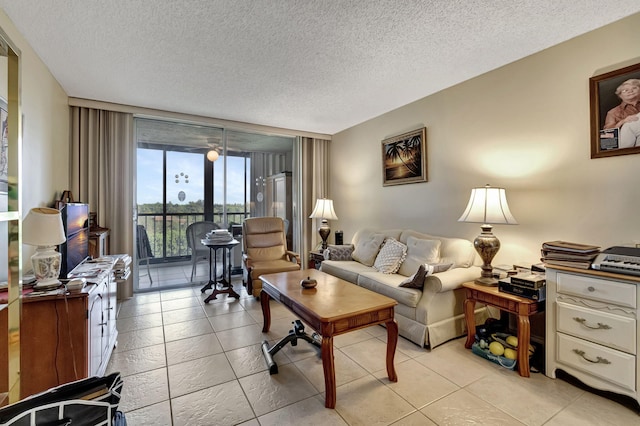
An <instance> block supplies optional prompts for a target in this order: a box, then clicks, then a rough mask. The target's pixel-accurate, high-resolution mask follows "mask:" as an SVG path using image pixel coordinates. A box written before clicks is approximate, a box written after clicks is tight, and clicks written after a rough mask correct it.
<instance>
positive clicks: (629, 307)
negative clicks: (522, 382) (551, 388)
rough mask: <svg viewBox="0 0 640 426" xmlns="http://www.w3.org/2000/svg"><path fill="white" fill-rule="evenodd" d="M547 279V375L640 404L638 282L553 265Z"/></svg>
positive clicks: (639, 299)
mask: <svg viewBox="0 0 640 426" xmlns="http://www.w3.org/2000/svg"><path fill="white" fill-rule="evenodd" d="M546 278H547V300H546V312H547V314H546V342H545V343H546V352H545V355H546V375H547V376H549V377H551V378H555V377H556V370H558V369H559V370H563V371H565V372H566V373H569V374H570V375H572V376H574V377H575V378H577V379H579V380H580V381H582V382H583V383H585V384H587V385H589V386H591V387H593V388H595V389H600V390H606V391H611V392H615V393H618V394H622V395H627V396H630V397H632V398H634V399H635V400H636V401H638V402H639V403H640V356H639V355H640V348H639V345H640V324H639V322H638V314H639V313H640V277H635V276H630V275H619V274H614V273H608V272H601V271H593V270H580V269H573V268H564V267H559V266H554V267H553V268H548V269H547V272H546Z"/></svg>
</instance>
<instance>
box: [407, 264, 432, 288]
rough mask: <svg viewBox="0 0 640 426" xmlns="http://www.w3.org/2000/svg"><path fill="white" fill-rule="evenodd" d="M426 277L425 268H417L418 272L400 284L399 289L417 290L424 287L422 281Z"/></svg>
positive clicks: (421, 266) (422, 266)
mask: <svg viewBox="0 0 640 426" xmlns="http://www.w3.org/2000/svg"><path fill="white" fill-rule="evenodd" d="M426 277H427V268H425V267H424V265H420V266H419V267H418V271H417V272H416V273H415V274H413V275H411V276H410V277H409V278H407V279H406V280H404V281H402V282H401V283H400V287H408V288H418V289H420V290H422V287H424V279H425V278H426Z"/></svg>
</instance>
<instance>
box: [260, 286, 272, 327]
mask: <svg viewBox="0 0 640 426" xmlns="http://www.w3.org/2000/svg"><path fill="white" fill-rule="evenodd" d="M260 304H261V305H262V318H263V319H264V325H263V326H262V332H263V333H266V332H267V331H269V327H271V309H269V295H268V294H267V292H266V291H261V292H260Z"/></svg>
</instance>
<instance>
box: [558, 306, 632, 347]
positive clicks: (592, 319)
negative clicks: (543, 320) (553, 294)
mask: <svg viewBox="0 0 640 426" xmlns="http://www.w3.org/2000/svg"><path fill="white" fill-rule="evenodd" d="M556 307H557V313H556V315H557V316H556V321H557V325H556V326H557V330H558V331H561V332H563V333H567V334H571V335H572V336H576V337H582V338H584V339H587V340H590V341H592V342H595V343H600V344H603V345H605V346H610V347H612V348H615V349H620V350H621V351H625V352H628V353H630V354H633V355H635V354H636V320H635V319H634V318H627V317H623V316H620V315H613V314H610V313H608V312H601V311H597V310H594V309H588V308H584V307H582V306H575V305H570V304H568V303H564V302H557V304H556Z"/></svg>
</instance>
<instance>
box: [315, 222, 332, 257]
mask: <svg viewBox="0 0 640 426" xmlns="http://www.w3.org/2000/svg"><path fill="white" fill-rule="evenodd" d="M330 233H331V228H329V224H328V223H327V220H326V219H322V223H321V225H320V228H318V234H320V238H321V239H322V251H324V250H325V249H326V248H327V238H329V234H330Z"/></svg>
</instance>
